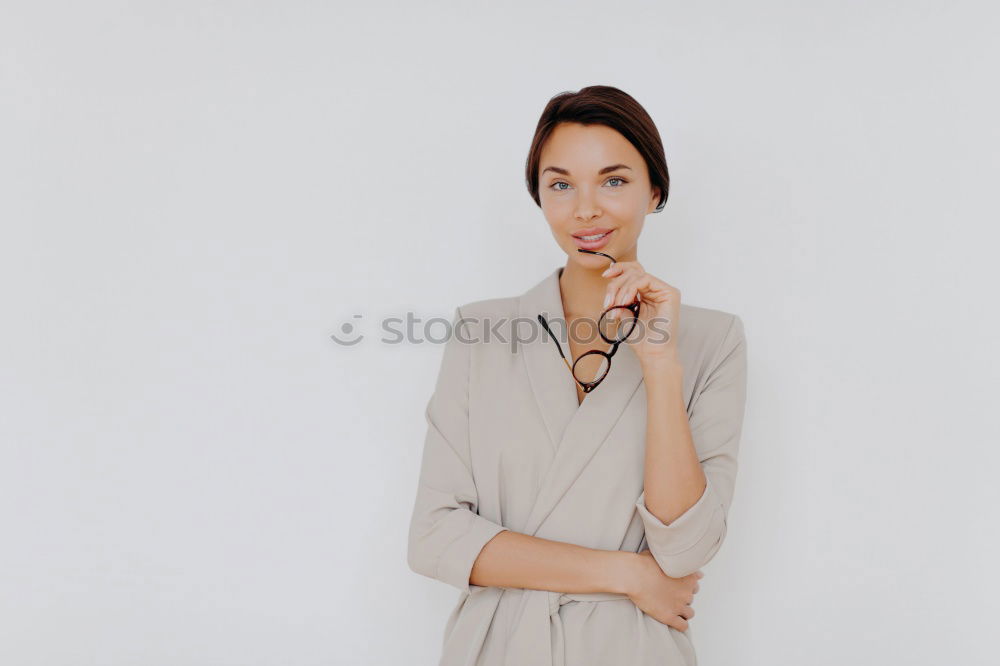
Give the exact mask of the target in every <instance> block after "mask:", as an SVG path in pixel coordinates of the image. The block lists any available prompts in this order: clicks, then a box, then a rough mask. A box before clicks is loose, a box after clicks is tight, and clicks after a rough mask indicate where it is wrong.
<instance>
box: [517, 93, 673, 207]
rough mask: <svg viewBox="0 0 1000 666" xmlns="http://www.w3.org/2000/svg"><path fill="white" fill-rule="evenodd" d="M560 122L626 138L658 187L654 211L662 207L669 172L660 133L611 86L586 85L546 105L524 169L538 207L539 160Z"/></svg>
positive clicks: (635, 104)
mask: <svg viewBox="0 0 1000 666" xmlns="http://www.w3.org/2000/svg"><path fill="white" fill-rule="evenodd" d="M559 123H580V124H582V125H606V126H608V127H610V128H611V129H613V130H617V131H618V132H619V133H620V134H621V135H622V136H624V137H625V138H626V139H628V141H629V142H630V143H631V144H632V145H633V146H635V148H636V150H638V151H639V154H640V155H642V158H643V159H644V160H645V161H646V168H647V169H648V170H649V180H650V184H651V185H652V186H653V187H658V188H659V189H660V200H659V202H657V204H656V209H655V212H657V213H659V212H660V211H661V210H663V206H664V205H665V204H666V203H667V195H668V194H669V192H670V173H669V172H668V171H667V158H666V156H665V155H664V153H663V141H662V140H661V139H660V132H659V131H658V130H657V129H656V125H655V124H654V123H653V119H652V118H650V117H649V114H648V113H646V109H644V108H642V105H641V104H639V102H637V101H635V99H634V98H633V97H632V96H631V95H629V94H628V93H626V92H624V91H621V90H619V89H618V88H613V87H611V86H587V87H586V88H581V89H580V91H579V92H563V93H559V94H558V95H556V96H555V97H553V98H552V99H550V100H549V103H548V104H546V105H545V110H544V111H542V117H541V118H539V119H538V126H537V127H536V128H535V137H534V139H532V141H531V149H530V150H529V151H528V159H527V162H526V164H525V170H524V175H525V180H526V182H527V185H528V192H529V193H530V194H531V198H532V199H534V200H535V203H536V204H538V206H539V207H541V205H542V202H541V200H540V199H539V197H538V162H539V160H540V159H541V155H542V147H543V146H544V145H545V142H546V141H547V140H548V138H549V136H550V135H551V134H552V131H553V130H554V129H555V128H556V126H557V125H559Z"/></svg>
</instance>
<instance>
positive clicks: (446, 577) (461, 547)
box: [437, 512, 508, 594]
mask: <svg viewBox="0 0 1000 666" xmlns="http://www.w3.org/2000/svg"><path fill="white" fill-rule="evenodd" d="M466 515H467V517H468V519H469V521H470V523H469V525H468V526H467V529H466V530H465V531H464V532H463V533H462V535H461V536H459V537H458V538H457V539H455V540H454V541H452V542H451V543H450V544H449V545H448V547H447V548H446V549H445V551H444V553H442V555H441V559H440V560H438V572H437V573H438V575H437V578H438V579H439V580H442V581H444V582H445V583H448V584H449V585H453V586H454V587H456V588H458V589H459V590H461V591H462V592H464V593H466V594H469V593H470V592H471V591H472V588H478V587H479V586H478V585H470V584H469V576H470V575H472V567H473V565H474V564H475V563H476V558H478V557H479V553H480V552H481V551H482V549H483V547H484V546H485V545H486V544H487V543H488V542H489V541H490V539H492V538H493V537H495V536H496V535H497V534H499V533H500V532H503V531H504V530H506V529H508V528H506V527H504V526H503V525H498V524H497V523H494V522H493V521H491V520H487V519H486V518H483V517H482V516H480V515H479V514H475V513H471V512H466Z"/></svg>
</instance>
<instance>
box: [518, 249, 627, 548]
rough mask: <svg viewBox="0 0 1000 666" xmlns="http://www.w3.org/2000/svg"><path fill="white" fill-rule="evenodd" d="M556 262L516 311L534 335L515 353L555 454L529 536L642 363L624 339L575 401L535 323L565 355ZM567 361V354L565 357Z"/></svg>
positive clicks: (567, 377) (614, 415)
mask: <svg viewBox="0 0 1000 666" xmlns="http://www.w3.org/2000/svg"><path fill="white" fill-rule="evenodd" d="M561 274H562V267H559V268H557V269H555V270H554V271H553V272H552V273H550V274H549V275H548V276H547V277H546V278H545V279H544V280H542V281H541V282H539V283H538V284H537V285H535V286H534V287H532V288H531V289H529V290H528V291H527V292H526V293H525V294H523V295H522V296H521V298H520V301H519V306H518V315H519V316H520V317H523V318H526V319H527V320H530V321H531V322H533V327H532V330H533V331H537V332H538V333H539V334H538V335H535V336H532V339H531V340H529V341H527V342H525V343H523V347H522V351H523V353H522V354H521V356H522V358H523V360H524V363H525V364H526V366H527V374H528V378H529V382H530V384H531V390H532V391H533V393H534V396H535V401H536V402H537V403H538V406H539V409H540V410H541V413H542V419H543V421H544V423H545V427H546V429H547V431H548V434H549V439H550V443H551V445H552V446H553V447H554V449H555V456H554V458H553V459H552V462H551V464H550V465H549V468H548V470H546V472H545V475H544V478H543V481H542V486H541V488H540V490H539V492H538V496H537V497H536V498H535V503H534V506H533V507H532V510H531V513H530V515H529V517H528V524H527V525H526V526H525V533H527V534H530V535H534V534H535V533H536V532H537V531H538V529H539V528H540V527H541V525H542V523H543V522H544V521H545V519H546V518H547V517H548V515H549V514H550V513H551V512H552V510H553V509H554V508H555V507H556V505H557V504H558V503H559V501H560V500H561V499H562V497H563V495H565V494H566V491H568V490H569V488H570V487H571V486H572V485H573V483H574V482H575V481H576V479H577V478H578V477H579V476H580V474H581V472H583V470H584V468H586V466H587V464H588V463H589V462H590V460H591V458H593V456H594V454H595V453H596V452H597V450H598V449H599V448H600V447H601V445H602V444H603V443H604V442H605V441H606V440H607V437H608V435H609V434H610V432H611V429H612V428H613V427H614V425H615V423H616V422H617V421H618V419H619V417H620V416H621V414H622V412H624V411H625V407H626V406H628V404H629V401H630V400H631V399H632V397H633V395H634V394H635V392H636V390H637V389H638V387H639V385H640V383H641V382H642V366H641V364H640V363H639V358H638V357H637V356H636V355H635V352H634V351H632V348H631V346H630V345H629V344H628V343H624V344H622V345H620V346H619V347H618V353H616V354H615V355H614V357H613V358H612V359H611V369H610V370H609V371H608V376H607V377H605V378H604V381H603V382H601V384H600V385H599V386H598V387H597V388H596V389H594V390H593V391H592V392H591V393H589V394H588V395H587V397H586V398H584V400H583V402H582V403H580V404H579V406H578V404H577V397H576V380H574V379H573V376H572V374H570V371H569V369H568V368H567V367H566V364H565V363H564V362H563V360H562V358H561V357H560V356H559V351H558V350H557V349H556V346H555V343H553V342H552V340H551V338H549V335H548V333H546V332H545V330H544V329H543V328H542V326H541V324H540V323H539V322H538V319H537V315H538V314H542V315H543V316H545V317H546V319H547V320H548V322H549V327H550V328H552V332H553V333H555V335H556V336H558V337H559V344H560V345H562V349H563V353H564V354H566V355H567V358H568V359H569V354H570V351H569V344H568V335H567V334H566V327H567V322H566V321H565V315H564V313H563V307H562V292H561V291H560V287H559V277H560V275H561ZM569 361H570V364H572V362H573V359H569Z"/></svg>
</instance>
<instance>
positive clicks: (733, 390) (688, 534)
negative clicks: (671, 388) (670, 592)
mask: <svg viewBox="0 0 1000 666" xmlns="http://www.w3.org/2000/svg"><path fill="white" fill-rule="evenodd" d="M746 379H747V350H746V336H745V335H744V331H743V321H742V320H741V319H740V317H739V316H738V315H733V316H732V320H731V321H730V324H729V327H728V331H727V332H726V335H725V336H724V337H723V341H722V343H721V345H720V346H719V349H718V351H717V352H716V353H715V354H714V356H713V361H712V367H711V369H710V370H709V373H708V375H707V378H706V380H705V382H704V384H703V386H702V388H701V390H700V391H699V393H698V395H697V396H696V397H695V399H694V400H693V401H692V404H691V407H690V408H689V410H688V423H689V424H690V427H691V437H692V439H693V441H694V446H695V450H696V451H697V453H698V460H699V461H700V462H701V466H702V470H703V471H704V473H705V479H706V485H705V490H704V491H703V492H702V495H701V497H700V498H698V500H697V501H696V502H695V503H694V504H693V505H691V506H690V507H689V508H688V509H687V511H685V512H684V513H682V514H681V515H680V516H678V517H677V518H676V519H675V520H673V521H671V522H670V523H669V524H665V523H663V522H662V521H661V520H660V519H659V518H657V517H656V516H655V515H653V514H652V513H651V512H650V511H649V509H648V508H647V507H646V493H645V491H643V493H642V494H641V495H640V496H639V499H638V501H637V502H636V509H637V510H638V512H639V516H640V517H641V519H642V522H643V526H644V528H645V530H646V542H647V544H648V545H649V550H650V552H651V553H652V555H653V557H654V558H655V559H656V561H657V563H658V564H659V565H660V568H661V569H662V570H663V572H664V573H665V574H667V575H668V576H671V577H673V578H680V577H682V576H686V575H688V574H690V573H693V572H695V571H697V570H698V569H700V568H701V567H702V566H704V565H705V564H707V563H708V562H709V561H710V560H711V559H712V558H713V557H714V556H715V554H716V553H717V552H718V550H719V548H720V547H721V546H722V542H723V540H724V539H725V536H726V520H727V516H728V513H729V506H730V504H731V502H732V498H733V491H734V488H735V484H736V468H737V462H736V461H737V454H738V452H739V443H740V434H741V431H742V429H743V415H744V411H745V410H744V408H745V404H746Z"/></svg>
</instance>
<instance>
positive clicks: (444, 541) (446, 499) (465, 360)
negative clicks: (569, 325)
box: [407, 308, 507, 593]
mask: <svg viewBox="0 0 1000 666" xmlns="http://www.w3.org/2000/svg"><path fill="white" fill-rule="evenodd" d="M460 327H461V330H460ZM469 339H470V338H469V333H468V330H467V327H466V326H465V325H464V323H463V321H462V312H461V309H460V308H456V309H455V315H454V318H453V320H452V334H451V336H450V337H449V339H448V340H447V342H446V343H445V348H444V355H443V357H442V361H441V367H440V370H439V372H438V377H437V383H436V386H435V388H434V392H433V394H432V395H431V398H430V400H429V401H428V403H427V408H426V409H425V412H424V414H425V418H426V421H427V435H426V438H425V440H424V450H423V458H422V461H421V466H420V478H419V481H418V485H417V496H416V501H415V503H414V507H413V513H412V517H411V520H410V529H409V539H408V546H407V563H408V564H409V567H410V569H412V570H413V571H414V572H416V573H418V574H421V575H424V576H428V577H430V578H434V579H436V580H440V581H442V582H444V583H448V584H449V585H452V586H454V587H455V588H457V589H459V590H461V591H463V592H466V593H468V592H470V591H471V589H472V588H474V587H476V586H474V585H472V586H470V584H469V576H470V574H471V572H472V566H473V564H475V561H476V558H477V557H479V553H480V551H481V550H482V549H483V547H484V546H485V545H486V543H487V542H489V541H490V539H492V538H493V537H495V536H496V535H497V534H499V533H500V532H502V531H504V530H506V529H507V528H506V527H503V526H502V525H500V524H498V523H495V522H493V521H491V520H488V519H486V518H484V517H483V516H480V515H479V512H478V511H479V497H478V493H477V491H476V484H475V480H474V478H473V474H472V461H471V449H470V442H469V368H470V361H471V353H472V346H471V344H470V343H469ZM463 340H464V342H463Z"/></svg>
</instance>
